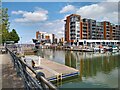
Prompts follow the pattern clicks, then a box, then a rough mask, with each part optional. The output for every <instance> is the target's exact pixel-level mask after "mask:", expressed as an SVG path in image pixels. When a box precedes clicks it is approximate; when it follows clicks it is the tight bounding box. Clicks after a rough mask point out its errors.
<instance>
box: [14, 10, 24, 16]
mask: <svg viewBox="0 0 120 90" xmlns="http://www.w3.org/2000/svg"><path fill="white" fill-rule="evenodd" d="M24 13H26V11H21V10H19V11H12V14H16V15H19V14H24Z"/></svg>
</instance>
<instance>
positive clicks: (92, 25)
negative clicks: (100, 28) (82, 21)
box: [88, 19, 97, 39]
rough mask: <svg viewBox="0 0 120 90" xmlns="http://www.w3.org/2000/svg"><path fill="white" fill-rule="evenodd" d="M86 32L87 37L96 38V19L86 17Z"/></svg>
mask: <svg viewBox="0 0 120 90" xmlns="http://www.w3.org/2000/svg"><path fill="white" fill-rule="evenodd" d="M88 33H89V39H97V38H96V35H97V34H96V33H97V29H96V20H93V19H88Z"/></svg>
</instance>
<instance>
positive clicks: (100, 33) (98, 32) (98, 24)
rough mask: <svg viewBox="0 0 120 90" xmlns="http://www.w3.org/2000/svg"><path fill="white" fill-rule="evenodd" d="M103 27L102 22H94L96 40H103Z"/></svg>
mask: <svg viewBox="0 0 120 90" xmlns="http://www.w3.org/2000/svg"><path fill="white" fill-rule="evenodd" d="M103 33H104V27H103V24H102V22H96V39H97V40H104V35H103Z"/></svg>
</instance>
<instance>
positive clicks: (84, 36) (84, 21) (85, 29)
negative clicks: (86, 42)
mask: <svg viewBox="0 0 120 90" xmlns="http://www.w3.org/2000/svg"><path fill="white" fill-rule="evenodd" d="M80 32H81V34H80V36H81V38H80V39H89V36H88V35H89V33H88V19H86V18H84V19H82V21H81V27H80Z"/></svg>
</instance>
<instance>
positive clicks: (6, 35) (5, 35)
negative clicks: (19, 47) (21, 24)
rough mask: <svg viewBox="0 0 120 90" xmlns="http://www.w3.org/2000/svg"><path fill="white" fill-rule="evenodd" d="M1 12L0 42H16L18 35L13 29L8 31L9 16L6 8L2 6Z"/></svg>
mask: <svg viewBox="0 0 120 90" xmlns="http://www.w3.org/2000/svg"><path fill="white" fill-rule="evenodd" d="M1 11H2V14H1V15H0V19H1V21H2V22H0V26H1V27H2V29H1V32H2V44H4V43H5V42H6V41H14V42H15V43H18V41H19V40H20V39H19V36H18V34H17V32H16V30H15V29H13V30H12V31H11V32H9V26H10V22H9V16H8V9H7V8H2V10H1ZM0 35H1V33H0ZM0 44H1V43H0Z"/></svg>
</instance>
